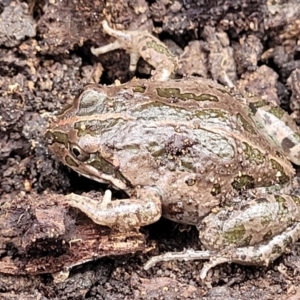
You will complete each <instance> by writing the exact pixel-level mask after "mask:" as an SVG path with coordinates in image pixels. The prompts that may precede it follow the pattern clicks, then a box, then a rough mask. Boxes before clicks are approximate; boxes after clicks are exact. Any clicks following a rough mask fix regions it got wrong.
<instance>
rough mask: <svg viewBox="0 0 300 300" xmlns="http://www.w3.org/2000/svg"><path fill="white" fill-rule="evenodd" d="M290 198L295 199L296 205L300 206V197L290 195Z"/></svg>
mask: <svg viewBox="0 0 300 300" xmlns="http://www.w3.org/2000/svg"><path fill="white" fill-rule="evenodd" d="M290 197H291V198H292V199H293V201H294V203H295V204H296V205H297V206H300V197H299V196H296V195H290Z"/></svg>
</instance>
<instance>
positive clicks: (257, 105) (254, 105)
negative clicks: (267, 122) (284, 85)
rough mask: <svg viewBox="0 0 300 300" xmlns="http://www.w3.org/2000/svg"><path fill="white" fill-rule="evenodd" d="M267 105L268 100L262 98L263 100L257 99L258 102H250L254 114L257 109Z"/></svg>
mask: <svg viewBox="0 0 300 300" xmlns="http://www.w3.org/2000/svg"><path fill="white" fill-rule="evenodd" d="M266 105H268V102H267V101H266V100H263V99H261V100H259V101H256V102H250V103H249V108H250V110H251V112H252V113H253V114H256V111H257V109H258V108H260V107H263V106H266Z"/></svg>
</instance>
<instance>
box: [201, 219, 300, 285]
mask: <svg viewBox="0 0 300 300" xmlns="http://www.w3.org/2000/svg"><path fill="white" fill-rule="evenodd" d="M299 238H300V223H299V222H297V223H296V224H295V225H293V226H292V227H290V228H288V229H287V230H286V231H284V232H283V233H282V234H279V235H277V236H274V237H273V238H272V239H271V240H269V241H267V242H264V243H261V244H259V245H256V246H248V247H240V248H233V249H225V250H223V251H221V252H220V254H217V255H212V256H211V257H210V259H209V261H208V262H206V263H205V264H204V267H203V268H202V270H201V273H200V277H201V279H204V278H205V277H206V275H207V272H208V271H209V270H210V269H211V268H213V267H214V266H217V265H219V264H221V263H224V262H230V263H232V262H233V263H238V264H241V265H255V266H258V265H260V266H268V265H269V263H271V262H273V261H274V260H275V259H277V258H278V257H279V256H281V255H282V254H283V253H284V252H287V251H288V250H289V249H290V248H291V246H292V245H293V244H294V243H295V242H296V241H297V240H298V239H299Z"/></svg>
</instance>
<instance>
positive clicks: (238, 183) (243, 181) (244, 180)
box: [231, 175, 255, 191]
mask: <svg viewBox="0 0 300 300" xmlns="http://www.w3.org/2000/svg"><path fill="white" fill-rule="evenodd" d="M231 186H232V187H233V188H234V189H235V190H238V191H240V190H248V189H252V188H254V186H255V185H254V178H253V177H252V176H250V175H242V176H239V175H238V176H236V177H235V178H234V180H233V182H232V183H231Z"/></svg>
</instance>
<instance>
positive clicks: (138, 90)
mask: <svg viewBox="0 0 300 300" xmlns="http://www.w3.org/2000/svg"><path fill="white" fill-rule="evenodd" d="M132 91H133V92H134V93H141V94H142V93H144V92H145V91H146V88H145V87H143V86H134V87H132Z"/></svg>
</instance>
